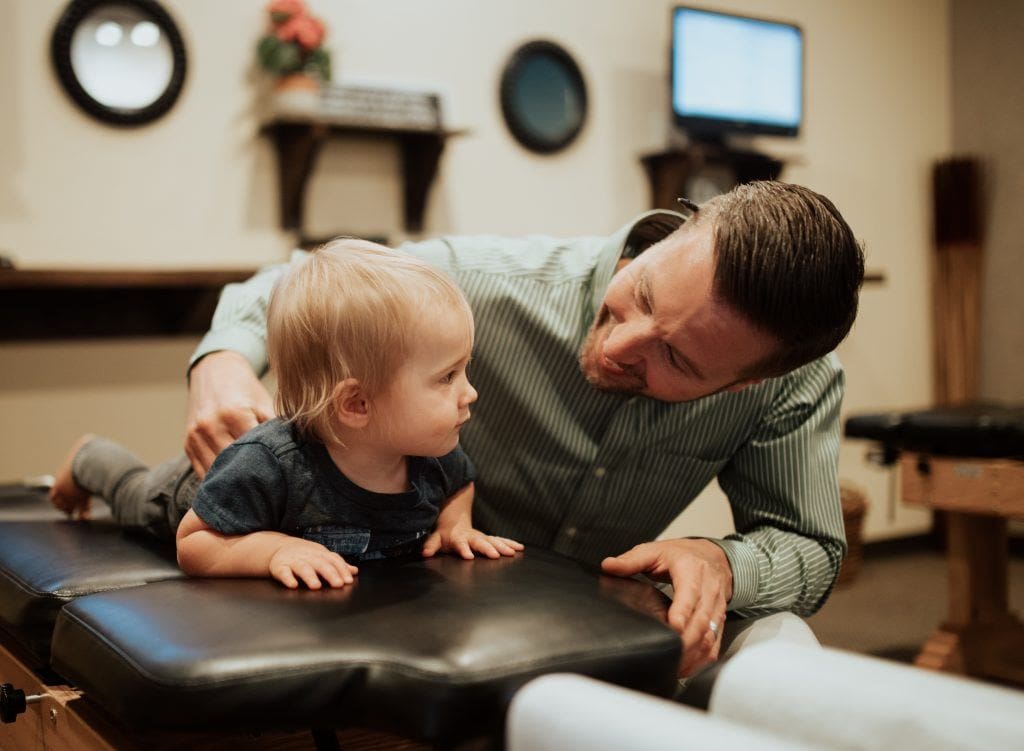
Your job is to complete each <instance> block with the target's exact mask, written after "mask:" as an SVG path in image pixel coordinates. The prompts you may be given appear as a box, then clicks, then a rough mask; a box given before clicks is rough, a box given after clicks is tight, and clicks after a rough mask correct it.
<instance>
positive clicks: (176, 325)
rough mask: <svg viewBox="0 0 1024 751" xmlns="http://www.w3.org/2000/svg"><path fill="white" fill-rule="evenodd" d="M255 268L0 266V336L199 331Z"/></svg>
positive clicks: (27, 337) (64, 336)
mask: <svg viewBox="0 0 1024 751" xmlns="http://www.w3.org/2000/svg"><path fill="white" fill-rule="evenodd" d="M254 272H255V269H210V270H173V271H172V270H166V271H156V270H132V271H128V270H120V269H111V270H73V269H65V270H47V269H33V270H24V271H23V270H18V269H0V341H7V342H10V341H32V340H53V339H86V338H100V337H103V338H107V337H137V336H186V335H196V334H203V333H205V332H206V330H207V329H208V328H209V326H210V318H211V317H212V316H213V310H214V308H215V307H216V306H217V299H218V298H219V296H220V290H221V288H222V287H223V286H224V285H225V284H228V283H230V282H238V281H242V280H244V279H247V278H249V277H250V276H252V274H253V273H254Z"/></svg>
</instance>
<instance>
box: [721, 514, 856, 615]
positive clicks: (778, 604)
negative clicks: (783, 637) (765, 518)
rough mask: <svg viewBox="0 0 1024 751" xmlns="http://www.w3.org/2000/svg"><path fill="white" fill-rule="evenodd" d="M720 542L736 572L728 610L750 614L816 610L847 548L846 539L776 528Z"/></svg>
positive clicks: (827, 592) (735, 536)
mask: <svg viewBox="0 0 1024 751" xmlns="http://www.w3.org/2000/svg"><path fill="white" fill-rule="evenodd" d="M716 542H717V543H718V544H719V545H720V546H721V547H722V549H723V550H724V551H725V554H726V557H727V558H728V559H729V565H730V567H731V568H732V571H733V597H732V600H731V602H730V603H729V610H730V611H735V612H736V613H737V614H739V615H742V616H746V617H753V616H760V615H766V614H768V613H774V612H779V611H782V610H788V611H791V612H793V613H795V614H797V615H799V616H803V617H807V616H810V615H813V614H814V613H815V612H817V610H818V609H819V608H820V607H821V606H822V605H823V604H824V602H825V598H826V597H827V596H828V594H829V592H830V591H831V589H832V585H833V584H834V583H835V579H836V577H837V576H838V574H839V566H840V564H841V563H842V560H843V555H844V553H845V546H844V545H843V543H842V541H841V540H838V539H835V538H821V539H813V538H809V537H804V536H802V535H798V534H795V533H792V532H786V531H783V530H779V529H771V528H762V529H758V530H756V531H753V532H750V533H748V534H746V535H742V534H735V535H729V536H728V537H727V538H726V539H724V540H716Z"/></svg>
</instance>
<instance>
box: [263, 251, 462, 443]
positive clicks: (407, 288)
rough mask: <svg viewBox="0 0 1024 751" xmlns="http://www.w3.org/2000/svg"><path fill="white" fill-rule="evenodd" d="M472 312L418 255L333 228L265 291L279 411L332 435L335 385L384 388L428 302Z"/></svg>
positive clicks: (315, 432) (309, 430) (370, 392)
mask: <svg viewBox="0 0 1024 751" xmlns="http://www.w3.org/2000/svg"><path fill="white" fill-rule="evenodd" d="M439 307H444V308H454V309H458V310H462V311H463V312H464V313H465V316H466V319H467V323H468V327H469V337H470V341H472V336H473V314H472V312H471V311H470V308H469V303H468V302H467V301H466V298H465V297H464V296H463V294H462V292H461V291H460V290H459V288H458V287H456V286H455V283H454V282H452V280H451V279H449V278H448V277H447V276H446V275H445V274H444V273H442V272H441V271H438V270H437V269H435V268H433V267H431V266H430V265H428V264H427V263H425V262H424V261H421V260H419V259H418V258H415V257H413V256H411V255H408V254H406V253H402V252H400V251H397V250H392V249H391V248H386V247H384V246H383V245H377V244H376V243H372V242H368V241H366V240H356V239H352V238H340V239H337V240H332V241H331V242H329V243H327V244H325V245H323V246H321V247H320V248H318V249H317V250H315V251H314V252H313V253H311V254H310V255H309V256H307V257H305V258H304V259H302V260H301V261H299V262H298V263H296V264H294V265H293V266H292V268H291V269H289V270H288V272H287V273H286V274H285V276H284V277H282V278H281V279H280V280H279V281H278V283H277V285H276V286H275V287H274V291H273V293H272V294H271V297H270V307H269V309H268V311H267V352H268V355H269V358H270V366H271V368H273V369H274V371H275V374H276V376H277V398H276V406H277V412H278V414H279V415H281V416H282V417H284V418H285V419H287V420H289V421H291V422H293V423H294V424H295V425H297V426H298V428H299V430H300V431H301V432H302V433H303V434H305V435H307V436H309V435H312V436H316V437H317V438H319V439H320V440H321V441H325V442H327V441H331V442H340V438H339V437H338V431H337V427H336V423H335V420H334V409H333V404H334V398H335V395H336V391H337V387H338V385H339V384H340V383H341V382H342V381H344V380H346V379H348V378H355V379H356V380H358V381H359V384H360V386H361V387H362V389H363V392H364V393H365V394H366V395H367V397H368V398H373V397H374V396H376V395H378V394H382V393H384V392H386V391H387V389H388V387H389V386H390V385H391V381H392V378H393V377H394V375H395V373H396V372H397V371H398V369H399V368H400V366H401V365H402V363H403V362H404V361H405V360H406V359H407V358H408V357H409V355H410V352H411V351H412V345H413V342H414V341H415V340H416V338H417V335H418V334H419V332H420V331H422V328H421V327H422V326H423V324H424V323H425V322H428V321H429V320H430V312H431V310H436V309H437V308H439Z"/></svg>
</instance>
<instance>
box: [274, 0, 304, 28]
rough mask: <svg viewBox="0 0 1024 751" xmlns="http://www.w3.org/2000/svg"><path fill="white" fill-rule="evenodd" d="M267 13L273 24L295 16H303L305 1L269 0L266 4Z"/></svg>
mask: <svg viewBox="0 0 1024 751" xmlns="http://www.w3.org/2000/svg"><path fill="white" fill-rule="evenodd" d="M267 13H269V14H270V20H271V21H273V22H274V23H275V24H282V23H285V22H286V21H288V20H289V19H291V18H294V17H296V16H304V15H305V14H306V3H305V2H303V0H271V1H270V3H269V4H268V5H267Z"/></svg>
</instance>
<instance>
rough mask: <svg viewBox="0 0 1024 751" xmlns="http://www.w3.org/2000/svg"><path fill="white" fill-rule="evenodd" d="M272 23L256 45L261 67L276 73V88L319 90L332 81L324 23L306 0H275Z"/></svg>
mask: <svg viewBox="0 0 1024 751" xmlns="http://www.w3.org/2000/svg"><path fill="white" fill-rule="evenodd" d="M267 15H268V16H269V17H270V26H269V28H268V30H267V33H266V34H265V35H264V36H263V37H262V38H261V39H260V41H259V44H258V45H257V47H256V56H257V59H258V60H259V63H260V66H261V67H262V68H263V69H264V70H266V71H268V72H270V73H273V74H274V75H275V76H277V81H276V83H275V88H276V89H277V91H279V92H281V91H288V90H292V91H295V90H300V91H306V92H311V93H314V94H315V93H316V92H317V91H319V89H320V84H321V83H323V82H326V81H330V80H331V56H330V53H329V52H328V51H327V50H325V49H324V48H323V46H322V45H323V42H324V34H325V30H324V24H323V22H322V21H321V20H320V19H319V18H317V17H315V16H312V15H310V13H309V10H308V9H307V8H306V4H305V2H304V0H272V1H271V2H270V4H269V5H267Z"/></svg>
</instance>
